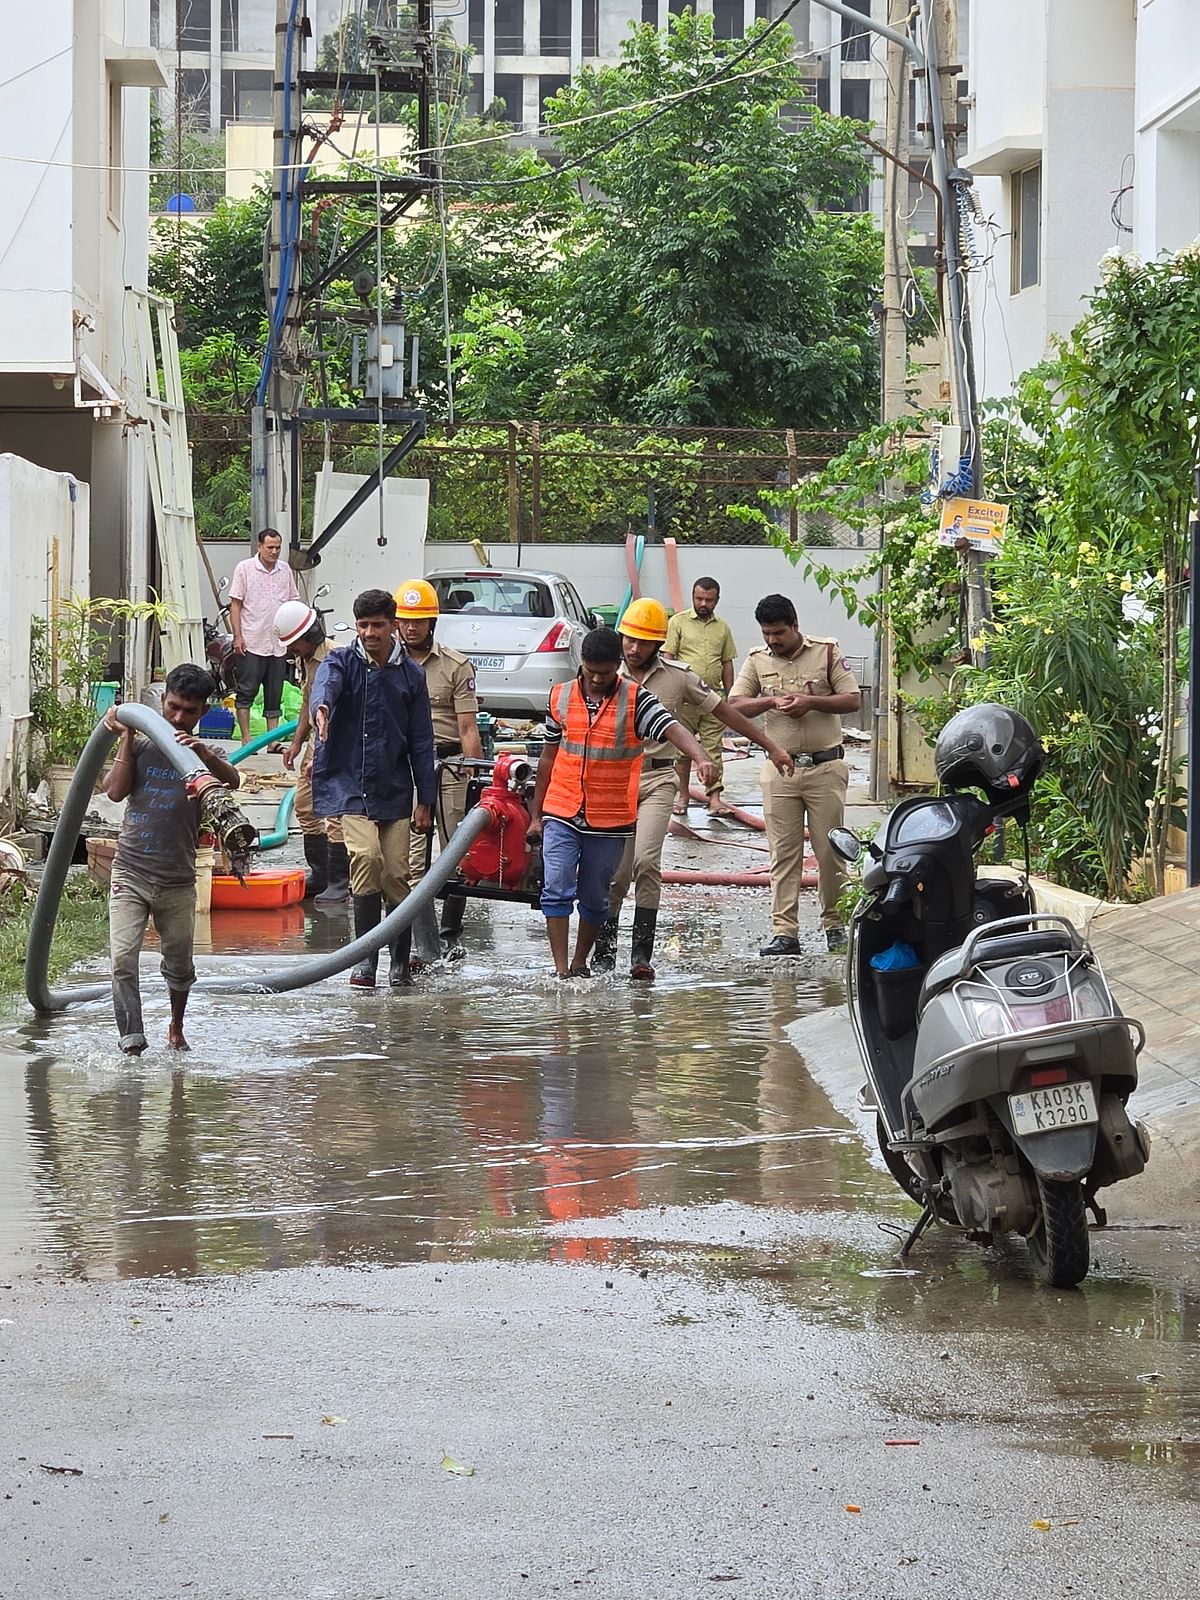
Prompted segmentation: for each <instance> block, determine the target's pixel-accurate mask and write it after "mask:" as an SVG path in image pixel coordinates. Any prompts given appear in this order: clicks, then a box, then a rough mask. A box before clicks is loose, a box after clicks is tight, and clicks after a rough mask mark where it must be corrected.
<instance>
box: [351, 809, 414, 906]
mask: <svg viewBox="0 0 1200 1600" xmlns="http://www.w3.org/2000/svg"><path fill="white" fill-rule="evenodd" d="M340 820H341V824H342V834H343V836H344V838H345V842H346V849H347V850H348V851H349V854H350V893H351V894H381V895H382V896H383V898H384V899H385V900H386V901H387V903H388V904H389V905H392V906H398V905H399V904H400V902H401V900H403V899H404V897H405V896H406V895H407V894H408V888H409V883H408V836H409V826H408V818H407V817H402V818H400V820H399V821H398V822H372V821H371V819H370V818H369V817H352V816H345V817H342V818H341V819H340Z"/></svg>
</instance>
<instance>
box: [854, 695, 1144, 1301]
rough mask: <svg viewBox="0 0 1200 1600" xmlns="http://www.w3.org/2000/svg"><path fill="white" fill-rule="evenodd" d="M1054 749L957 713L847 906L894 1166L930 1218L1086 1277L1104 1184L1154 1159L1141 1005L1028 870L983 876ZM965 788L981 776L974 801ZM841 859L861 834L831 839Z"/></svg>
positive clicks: (1060, 1282) (916, 1233) (1009, 714)
mask: <svg viewBox="0 0 1200 1600" xmlns="http://www.w3.org/2000/svg"><path fill="white" fill-rule="evenodd" d="M1043 762H1044V752H1043V750H1042V747H1041V745H1040V743H1039V741H1038V739H1037V736H1036V734H1035V733H1034V731H1033V729H1032V728H1031V727H1030V725H1029V724H1028V722H1026V721H1025V719H1024V718H1023V717H1020V716H1019V715H1018V714H1017V713H1016V712H1013V711H1010V710H1008V709H1007V708H1006V707H1003V706H996V705H984V706H973V707H970V708H968V709H967V710H966V711H962V712H959V713H958V715H957V716H956V717H954V718H952V719H951V721H950V722H948V723H947V725H946V727H945V728H944V729H943V730H942V734H941V736H940V737H939V739H938V742H937V747H936V749H935V752H934V764H935V767H936V769H937V773H938V777H939V780H940V782H941V785H942V788H943V791H945V792H943V793H942V794H941V795H940V796H936V797H922V798H918V799H911V800H904V801H901V803H900V804H899V805H898V806H897V807H896V808H895V810H894V811H892V812H891V813H890V814H889V816H888V817H887V819H886V823H885V825H884V827H883V828H882V829H881V831H880V834H879V836H878V838H877V839H875V840H874V841H873V842H872V843H871V844H870V845H868V846H866V847H865V848H866V850H867V853H868V855H869V858H870V859H869V861H868V863H867V865H866V867H865V870H864V872H863V888H864V891H865V893H864V896H863V898H862V900H861V901H860V903H859V906H858V908H857V910H856V912H855V915H854V917H853V920H852V923H851V936H850V948H849V953H848V957H847V993H848V997H849V1009H850V1018H851V1022H852V1024H853V1027H854V1032H855V1036H856V1039H857V1042H858V1047H859V1050H860V1052H861V1054H862V1059H863V1065H864V1067H865V1069H866V1076H867V1083H866V1086H865V1087H864V1089H863V1091H862V1092H861V1096H860V1104H861V1106H862V1107H863V1109H866V1110H868V1111H869V1110H873V1111H874V1112H875V1114H876V1118H877V1133H878V1138H879V1145H880V1149H881V1151H882V1154H883V1158H884V1160H885V1162H886V1163H887V1166H888V1170H889V1171H890V1172H891V1174H892V1176H893V1177H894V1178H895V1179H896V1181H897V1183H898V1184H899V1185H900V1187H901V1188H902V1189H903V1190H904V1191H905V1192H906V1193H907V1194H908V1195H909V1196H910V1197H911V1198H912V1199H913V1200H915V1201H916V1202H917V1204H918V1205H920V1206H921V1207H922V1213H921V1217H920V1219H919V1220H918V1222H917V1224H916V1226H915V1227H914V1228H913V1230H912V1232H911V1233H910V1235H909V1237H908V1239H907V1240H906V1242H905V1245H904V1247H903V1252H902V1253H905V1254H906V1253H907V1252H908V1250H909V1249H911V1247H912V1245H913V1244H914V1243H915V1242H916V1240H917V1239H918V1238H919V1237H920V1235H921V1233H922V1232H923V1231H924V1230H925V1228H927V1227H928V1226H929V1225H930V1224H931V1223H932V1222H934V1221H939V1222H943V1223H947V1224H949V1225H951V1226H953V1227H957V1228H961V1229H963V1230H965V1232H966V1233H967V1235H968V1237H970V1238H972V1239H974V1240H976V1241H978V1242H981V1243H984V1244H990V1243H992V1242H993V1241H994V1240H995V1239H997V1238H998V1237H1000V1236H1002V1235H1004V1234H1008V1233H1018V1234H1021V1235H1023V1236H1024V1238H1025V1240H1026V1242H1027V1244H1028V1247H1029V1251H1030V1255H1031V1256H1032V1258H1033V1262H1034V1266H1035V1268H1036V1270H1037V1273H1038V1276H1039V1277H1040V1278H1041V1280H1042V1281H1043V1282H1044V1283H1046V1284H1049V1285H1053V1286H1056V1287H1066V1286H1070V1285H1073V1284H1077V1283H1079V1282H1081V1281H1082V1279H1083V1278H1084V1277H1086V1275H1087V1271H1088V1266H1089V1263H1090V1245H1089V1234H1088V1220H1087V1212H1088V1210H1089V1209H1090V1210H1091V1211H1092V1212H1093V1213H1094V1215H1095V1217H1096V1220H1097V1222H1098V1223H1100V1224H1101V1225H1103V1224H1104V1222H1105V1221H1106V1217H1105V1214H1104V1212H1103V1210H1102V1208H1101V1207H1100V1205H1099V1203H1098V1201H1097V1198H1096V1196H1097V1193H1098V1191H1099V1190H1100V1189H1103V1188H1106V1187H1108V1186H1110V1185H1112V1184H1114V1183H1118V1182H1120V1181H1121V1180H1122V1179H1124V1178H1131V1177H1134V1176H1135V1175H1136V1174H1137V1173H1139V1172H1141V1171H1142V1170H1143V1168H1144V1167H1145V1164H1146V1161H1147V1159H1148V1156H1149V1139H1148V1136H1147V1134H1146V1132H1145V1130H1144V1129H1143V1128H1142V1127H1141V1125H1140V1124H1138V1123H1134V1122H1132V1121H1131V1120H1130V1117H1129V1114H1128V1111H1127V1102H1128V1100H1129V1096H1130V1095H1131V1094H1132V1092H1133V1090H1134V1088H1135V1087H1136V1085H1137V1056H1138V1053H1139V1052H1140V1050H1141V1048H1142V1045H1143V1044H1144V1042H1145V1033H1144V1030H1143V1028H1142V1026H1141V1024H1140V1023H1139V1022H1136V1021H1134V1020H1133V1019H1132V1018H1130V1017H1125V1016H1123V1015H1122V1014H1121V1011H1120V1008H1119V1007H1118V1005H1117V1004H1116V1002H1115V1001H1114V999H1113V997H1112V994H1111V992H1110V990H1109V987H1108V984H1107V982H1106V980H1105V977H1104V974H1103V972H1102V971H1101V968H1100V964H1099V962H1098V961H1097V959H1096V957H1095V955H1094V953H1093V952H1092V950H1091V948H1090V947H1089V945H1088V944H1087V942H1086V941H1085V940H1084V939H1083V938H1082V937H1081V936H1080V934H1079V932H1078V931H1077V930H1076V928H1075V927H1074V926H1073V925H1072V924H1071V923H1070V922H1069V921H1068V920H1067V919H1066V918H1065V917H1059V916H1048V915H1045V914H1042V913H1039V912H1038V911H1037V909H1036V907H1035V905H1034V900H1033V895H1032V892H1031V890H1030V887H1029V882H1028V840H1027V837H1026V875H1025V877H1024V878H1023V879H1016V880H1014V879H1009V878H987V877H981V876H980V875H979V873H978V871H977V867H976V858H977V855H978V852H979V849H980V847H981V845H982V844H983V842H984V840H985V838H986V837H987V836H988V835H989V834H991V833H992V832H993V831H994V829H995V828H996V826H997V825H998V824H1000V823H1002V822H1003V821H1004V820H1006V819H1012V820H1013V821H1015V822H1016V823H1017V824H1018V825H1019V826H1021V828H1022V830H1025V829H1026V828H1027V825H1028V821H1029V797H1030V793H1031V791H1032V788H1033V785H1034V782H1035V781H1036V778H1037V775H1038V773H1039V772H1040V771H1041V768H1042V765H1043ZM972 790H979V791H982V798H981V797H980V795H979V794H976V793H973V792H971V791H972ZM830 842H831V844H832V845H833V847H834V849H835V850H837V851H838V853H839V854H840V855H841V856H842V857H843V858H844V859H845V860H848V861H857V860H859V859H860V858H861V856H862V853H863V849H864V846H863V844H862V842H861V841H860V840H859V839H858V838H857V837H856V836H855V835H854V834H852V833H850V832H849V830H847V829H838V830H835V832H834V833H833V834H831V836H830Z"/></svg>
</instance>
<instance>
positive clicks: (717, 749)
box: [666, 578, 737, 817]
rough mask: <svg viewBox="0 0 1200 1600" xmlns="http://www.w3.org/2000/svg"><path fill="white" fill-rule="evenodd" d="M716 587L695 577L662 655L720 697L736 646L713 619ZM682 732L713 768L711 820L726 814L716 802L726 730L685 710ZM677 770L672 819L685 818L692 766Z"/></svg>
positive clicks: (726, 629) (730, 682)
mask: <svg viewBox="0 0 1200 1600" xmlns="http://www.w3.org/2000/svg"><path fill="white" fill-rule="evenodd" d="M720 598H721V586H720V584H719V583H718V582H717V580H716V579H715V578H697V579H696V581H695V583H694V584H693V585H692V609H691V610H690V611H677V612H676V613H675V615H674V616H673V617H672V618H671V621H670V624H669V626H668V628H667V642H666V653H667V655H669V656H670V657H671V658H672V660H675V661H682V662H683V664H684V666H685V667H691V669H692V671H693V672H694V673H695V674H696V676H697V677H698V678H699V679H700V680H701V681H702V682H703V683H706V684H707V685H708V687H709V688H710V689H716V690H718V691H719V694H720V697H722V698H723V697H724V696H725V695H727V694H728V693H729V690H730V688H731V687H732V685H733V663H734V658H735V657H736V656H737V648H736V646H735V645H734V642H733V631H732V629H731V628H730V626H729V624H728V623H727V622H725V621H724V620H723V619H722V618H721V617H718V616H717V602H718V601H719V600H720ZM680 721H681V722H682V723H683V725H684V727H685V728H690V729H691V731H692V732H693V733H694V734H695V735H696V737H697V738H698V739H699V741H700V743H701V744H702V745H703V746H704V748H705V749H706V750H707V751H708V754H709V757H710V759H711V760H712V763H713V765H714V766H715V767H716V769H717V775H716V778H715V779H714V780H713V782H712V784H711V785H710V786H709V788H708V790H707V800H708V809H709V812H710V813H711V815H712V816H714V817H716V816H720V815H721V814H722V813H725V812H728V810H729V807H728V806H727V805H726V804H725V802H724V801H723V800H722V799H721V791H722V789H723V788H724V787H725V764H724V760H723V758H722V754H721V741H722V739H723V738H724V736H725V729H724V728H723V727H722V725H721V720H720V718H719V717H717V716H716V715H715V714H713V713H711V712H705V711H697V710H696V709H695V707H689V708H688V709H687V710H686V711H685V712H684V714H683V716H682V717H681V718H680ZM678 772H679V798H678V800H677V801H676V802H675V813H676V815H677V816H681V817H682V816H686V815H687V808H688V801H689V798H690V787H691V775H692V764H691V762H690V761H681V762H680V763H679V767H678Z"/></svg>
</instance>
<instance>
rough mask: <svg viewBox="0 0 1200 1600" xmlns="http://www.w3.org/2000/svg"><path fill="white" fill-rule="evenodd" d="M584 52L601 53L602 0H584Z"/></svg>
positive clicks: (592, 54) (590, 53)
mask: <svg viewBox="0 0 1200 1600" xmlns="http://www.w3.org/2000/svg"><path fill="white" fill-rule="evenodd" d="M583 53H584V55H585V56H598V55H599V54H600V0H583Z"/></svg>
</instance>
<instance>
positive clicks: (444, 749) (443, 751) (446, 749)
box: [433, 739, 462, 761]
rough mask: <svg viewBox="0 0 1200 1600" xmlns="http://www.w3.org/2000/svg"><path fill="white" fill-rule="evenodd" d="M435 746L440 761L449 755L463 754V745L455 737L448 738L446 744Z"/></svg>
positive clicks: (435, 752)
mask: <svg viewBox="0 0 1200 1600" xmlns="http://www.w3.org/2000/svg"><path fill="white" fill-rule="evenodd" d="M433 748H434V754H435V755H436V756H437V758H438V760H439V761H445V760H446V758H447V757H448V756H460V755H462V745H461V744H459V743H458V742H457V741H456V740H454V739H448V740H447V741H446V742H445V743H444V744H438V745H434V747H433Z"/></svg>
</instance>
